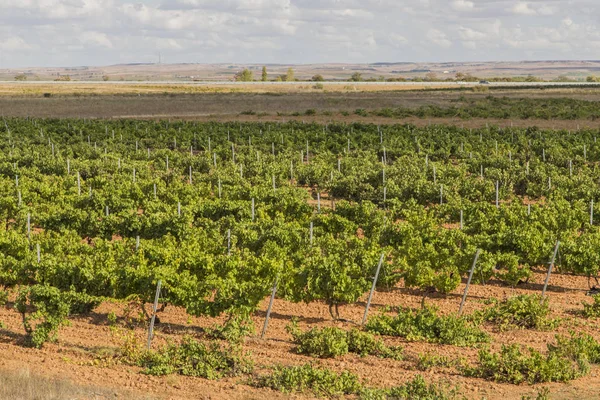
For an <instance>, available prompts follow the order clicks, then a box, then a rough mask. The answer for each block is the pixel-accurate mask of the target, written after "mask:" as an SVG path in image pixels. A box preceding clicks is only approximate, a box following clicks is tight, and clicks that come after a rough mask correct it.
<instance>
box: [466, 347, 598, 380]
mask: <svg viewBox="0 0 600 400" xmlns="http://www.w3.org/2000/svg"><path fill="white" fill-rule="evenodd" d="M463 372H464V373H465V375H467V376H473V377H478V378H484V379H488V380H493V381H496V382H507V383H514V384H520V383H523V382H527V383H529V384H535V383H544V382H567V381H570V380H573V379H575V378H578V377H580V376H582V375H584V374H585V373H586V372H587V369H586V367H585V365H584V364H582V363H581V362H578V363H576V362H574V361H572V360H569V359H567V358H565V357H562V356H560V355H559V354H558V353H557V352H550V353H549V354H548V355H547V356H544V355H542V354H541V353H540V352H538V351H536V350H534V349H531V348H530V349H529V354H524V353H523V352H522V351H521V348H520V347H519V346H518V345H516V344H513V345H510V346H505V345H503V346H502V350H501V351H500V353H495V354H494V353H491V352H490V350H489V349H482V350H480V351H479V365H478V366H477V367H474V368H473V367H466V368H464V370H463Z"/></svg>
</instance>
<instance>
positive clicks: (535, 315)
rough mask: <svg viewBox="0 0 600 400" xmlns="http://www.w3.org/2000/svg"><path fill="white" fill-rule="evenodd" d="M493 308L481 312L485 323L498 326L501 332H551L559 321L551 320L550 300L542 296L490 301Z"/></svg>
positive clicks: (521, 296)
mask: <svg viewBox="0 0 600 400" xmlns="http://www.w3.org/2000/svg"><path fill="white" fill-rule="evenodd" d="M489 303H490V304H492V307H489V308H487V309H486V310H483V311H480V312H479V315H480V316H481V317H482V318H483V320H484V321H488V322H492V323H494V324H497V325H498V326H499V328H500V330H507V329H514V328H523V329H537V330H550V329H555V328H556V327H557V326H558V325H559V323H560V320H559V319H552V318H549V317H548V315H549V314H550V306H549V301H548V298H547V297H546V298H544V299H543V300H542V297H541V296H540V295H537V294H536V295H527V294H523V295H519V296H514V297H509V298H507V299H504V300H502V301H499V300H497V299H490V300H489Z"/></svg>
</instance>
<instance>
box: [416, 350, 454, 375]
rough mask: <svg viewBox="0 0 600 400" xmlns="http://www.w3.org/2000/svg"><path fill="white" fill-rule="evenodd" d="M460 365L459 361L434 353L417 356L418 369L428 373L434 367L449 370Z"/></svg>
mask: <svg viewBox="0 0 600 400" xmlns="http://www.w3.org/2000/svg"><path fill="white" fill-rule="evenodd" d="M457 364H460V362H459V361H458V360H453V359H450V358H448V357H446V356H438V355H437V354H433V353H425V354H419V355H418V356H417V365H416V367H417V369H418V370H420V371H428V370H430V369H431V368H434V367H441V368H448V367H453V366H455V365H457Z"/></svg>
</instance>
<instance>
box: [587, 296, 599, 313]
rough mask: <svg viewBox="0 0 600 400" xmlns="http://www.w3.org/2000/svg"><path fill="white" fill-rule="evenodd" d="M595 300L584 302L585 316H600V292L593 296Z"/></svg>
mask: <svg viewBox="0 0 600 400" xmlns="http://www.w3.org/2000/svg"><path fill="white" fill-rule="evenodd" d="M592 299H593V302H592V303H591V304H590V303H583V316H584V317H586V318H598V317H600V294H597V295H595V296H592Z"/></svg>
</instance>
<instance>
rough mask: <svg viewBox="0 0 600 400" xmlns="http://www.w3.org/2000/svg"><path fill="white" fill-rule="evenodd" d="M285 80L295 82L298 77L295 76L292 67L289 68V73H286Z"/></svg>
mask: <svg viewBox="0 0 600 400" xmlns="http://www.w3.org/2000/svg"><path fill="white" fill-rule="evenodd" d="M285 80H286V81H287V82H294V81H295V80H296V78H295V77H294V70H293V69H292V68H291V67H290V68H288V70H287V74H286V75H285Z"/></svg>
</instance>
